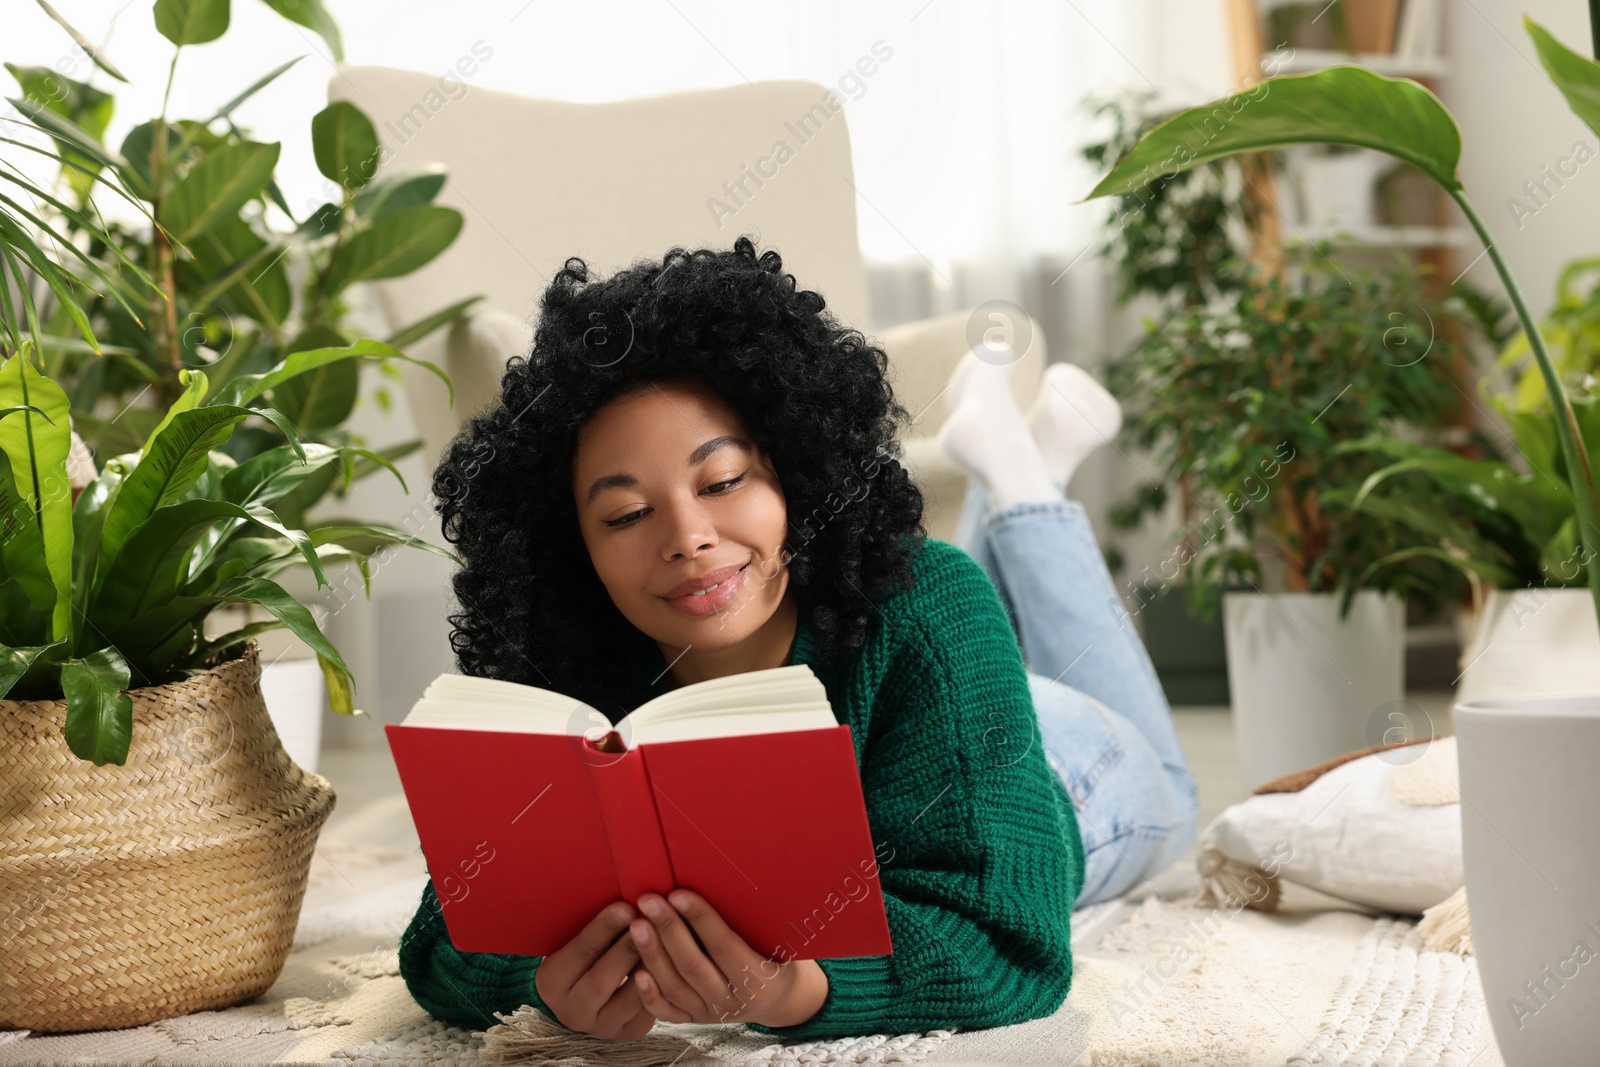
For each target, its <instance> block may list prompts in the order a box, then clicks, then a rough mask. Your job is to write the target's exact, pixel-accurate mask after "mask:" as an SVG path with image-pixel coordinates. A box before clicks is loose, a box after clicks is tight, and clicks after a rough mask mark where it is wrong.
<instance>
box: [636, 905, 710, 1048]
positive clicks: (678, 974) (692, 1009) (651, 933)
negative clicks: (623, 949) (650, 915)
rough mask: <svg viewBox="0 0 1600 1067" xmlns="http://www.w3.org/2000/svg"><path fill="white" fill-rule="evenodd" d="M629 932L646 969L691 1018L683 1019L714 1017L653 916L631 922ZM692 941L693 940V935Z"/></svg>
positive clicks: (661, 990) (668, 998)
mask: <svg viewBox="0 0 1600 1067" xmlns="http://www.w3.org/2000/svg"><path fill="white" fill-rule="evenodd" d="M667 910H668V911H670V910H672V909H671V908H668V909H667ZM679 925H680V926H681V925H682V924H681V923H680V924H679ZM628 933H629V935H630V937H632V938H633V945H634V947H635V948H636V949H637V950H638V953H639V958H640V959H641V960H642V961H643V962H644V969H645V970H646V971H648V972H649V973H650V977H651V978H652V979H653V980H654V981H653V982H652V983H651V984H652V985H654V986H656V988H657V989H658V990H659V995H660V996H661V997H662V998H663V999H665V1000H666V1001H667V1002H668V1003H670V1004H672V1005H673V1006H674V1007H676V1008H677V1009H678V1010H679V1011H682V1012H685V1013H687V1014H688V1015H689V1016H690V1019H688V1020H683V1021H692V1022H701V1023H703V1022H712V1021H714V1018H715V1012H713V1011H712V1010H711V1007H710V1006H709V1005H708V1004H707V1003H706V1001H705V998H703V997H702V996H701V995H700V993H699V992H698V990H696V988H695V987H694V986H693V985H691V984H690V982H689V981H688V980H687V979H686V978H685V977H684V975H683V972H682V971H681V969H680V963H681V962H682V961H681V960H679V959H677V958H676V953H675V952H674V951H673V950H672V949H670V948H668V946H667V943H666V942H665V941H664V940H663V938H662V932H661V930H659V929H658V928H657V927H656V926H655V924H653V923H652V922H651V921H650V920H649V919H635V920H634V921H633V923H632V924H630V926H629V930H628ZM639 934H643V935H644V936H643V938H642V939H641V938H640V937H638V936H636V935H639ZM690 941H691V942H692V941H693V938H692V937H690ZM691 947H692V946H691ZM683 951H684V950H683V949H682V948H681V947H680V948H679V949H677V952H683ZM695 951H696V952H698V951H699V949H698V948H696V949H695Z"/></svg>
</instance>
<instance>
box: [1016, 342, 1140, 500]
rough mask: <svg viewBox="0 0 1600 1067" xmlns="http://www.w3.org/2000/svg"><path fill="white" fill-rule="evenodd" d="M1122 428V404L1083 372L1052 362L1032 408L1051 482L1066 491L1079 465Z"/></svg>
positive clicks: (1035, 434)
mask: <svg viewBox="0 0 1600 1067" xmlns="http://www.w3.org/2000/svg"><path fill="white" fill-rule="evenodd" d="M1121 428H1122V405H1121V404H1119V403H1117V398H1116V397H1114V396H1112V395H1111V394H1110V393H1109V392H1107V391H1106V388H1105V386H1103V385H1101V384H1100V383H1099V382H1097V381H1095V379H1094V377H1093V376H1092V375H1091V374H1090V373H1089V372H1088V371H1086V370H1084V369H1083V368H1082V367H1079V366H1077V365H1076V364H1072V363H1052V364H1051V365H1050V366H1049V367H1047V368H1045V372H1044V377H1043V379H1042V380H1041V381H1040V383H1039V395H1038V398H1037V399H1036V400H1034V402H1033V405H1032V407H1030V408H1029V409H1028V430H1029V432H1030V433H1031V434H1032V435H1033V440H1034V443H1035V444H1036V445H1038V446H1039V453H1040V455H1042V456H1043V457H1044V463H1045V468H1046V469H1047V470H1048V471H1049V472H1050V478H1051V480H1052V481H1054V482H1055V484H1056V485H1057V486H1058V487H1059V488H1060V489H1061V491H1062V492H1063V493H1065V492H1066V489H1067V484H1068V483H1069V482H1070V481H1072V475H1073V474H1074V473H1075V472H1076V471H1077V469H1078V465H1079V464H1080V463H1082V462H1083V460H1084V459H1085V458H1086V457H1087V456H1088V455H1089V453H1091V452H1093V451H1094V450H1095V449H1096V448H1098V447H1100V446H1101V445H1102V444H1104V443H1105V442H1107V441H1109V440H1111V439H1112V438H1113V437H1115V436H1116V435H1117V431H1118V430H1120V429H1121Z"/></svg>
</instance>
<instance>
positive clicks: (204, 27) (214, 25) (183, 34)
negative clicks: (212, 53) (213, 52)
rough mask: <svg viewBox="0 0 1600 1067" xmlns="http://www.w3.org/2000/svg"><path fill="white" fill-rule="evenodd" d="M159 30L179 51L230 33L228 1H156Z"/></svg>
mask: <svg viewBox="0 0 1600 1067" xmlns="http://www.w3.org/2000/svg"><path fill="white" fill-rule="evenodd" d="M156 31H157V32H158V33H160V34H161V36H163V37H165V38H166V39H167V40H169V41H171V42H172V43H173V44H175V45H177V46H179V47H180V48H181V47H182V46H184V45H186V44H205V43H206V42H208V41H215V40H216V39H217V38H218V37H221V36H222V35H223V34H224V33H227V32H228V0H156Z"/></svg>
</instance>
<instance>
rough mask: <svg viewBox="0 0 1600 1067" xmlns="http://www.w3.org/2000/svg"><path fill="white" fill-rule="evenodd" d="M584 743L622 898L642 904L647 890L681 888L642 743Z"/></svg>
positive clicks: (663, 893)
mask: <svg viewBox="0 0 1600 1067" xmlns="http://www.w3.org/2000/svg"><path fill="white" fill-rule="evenodd" d="M608 740H609V738H608ZM585 744H586V745H587V746H589V747H588V749H587V751H586V757H587V759H586V762H587V763H588V766H589V777H590V780H591V781H592V782H593V783H594V792H595V797H596V798H597V799H598V800H599V802H600V817H601V819H602V820H603V821H604V823H605V832H606V843H607V844H608V845H609V846H610V849H611V862H612V864H613V865H614V866H615V867H616V870H617V885H618V886H619V888H620V890H621V893H622V899H624V900H626V901H628V903H630V904H637V903H638V901H639V897H640V895H641V894H643V893H660V894H662V895H666V894H667V893H669V892H671V891H672V890H673V889H675V888H677V881H676V880H675V879H674V877H673V873H672V861H671V859H670V858H669V857H668V855H667V840H666V835H665V834H663V833H662V831H661V816H660V814H659V813H658V812H657V811H656V802H655V796H654V793H653V790H651V788H650V777H649V775H648V773H647V772H646V771H645V766H644V756H643V754H642V753H641V752H640V751H639V750H638V749H631V750H626V751H623V752H620V753H618V752H611V751H606V750H605V749H603V748H600V747H598V746H595V745H594V743H592V742H587V741H586V742H585Z"/></svg>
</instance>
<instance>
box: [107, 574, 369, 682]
mask: <svg viewBox="0 0 1600 1067" xmlns="http://www.w3.org/2000/svg"><path fill="white" fill-rule="evenodd" d="M231 603H248V604H259V605H260V606H261V607H263V608H265V609H266V610H267V611H268V612H270V613H271V614H272V615H273V616H274V617H276V618H278V619H280V620H282V621H283V623H284V625H286V626H287V627H288V628H289V630H290V631H291V632H292V633H293V634H294V635H295V636H296V637H298V638H300V640H302V641H304V642H305V643H306V644H307V645H309V646H310V647H311V648H312V649H314V650H315V651H317V652H318V653H320V654H322V655H324V656H327V657H328V658H329V659H330V660H332V661H333V662H334V663H335V664H336V665H337V666H338V668H339V670H340V672H341V673H342V674H343V675H344V676H345V678H346V679H349V678H350V668H349V667H348V666H346V665H345V662H344V659H343V657H341V656H340V655H339V651H338V649H336V648H334V647H333V644H332V643H331V642H330V641H329V640H328V639H327V638H326V637H325V636H323V634H322V631H321V630H319V629H318V628H317V622H316V620H315V619H314V618H312V615H311V612H310V611H308V610H307V609H306V607H305V605H303V604H301V603H300V602H299V601H298V600H296V599H295V598H294V597H292V596H290V595H289V594H288V593H287V592H286V591H285V590H284V589H283V587H281V586H279V585H278V584H277V583H276V582H271V581H268V580H266V579H264V578H253V577H248V576H244V577H239V578H233V579H231V580H229V581H227V582H224V583H222V584H221V585H219V586H217V588H216V591H215V592H214V593H210V594H207V595H204V596H182V597H173V598H172V599H171V600H169V601H167V602H166V603H165V604H162V605H160V606H159V607H156V608H154V609H153V610H151V611H148V612H145V613H144V614H143V615H140V616H138V617H137V618H134V619H130V620H129V621H128V622H127V623H126V624H125V625H123V626H121V627H119V628H118V629H116V630H115V631H113V632H112V634H111V637H112V640H113V643H114V644H115V645H116V646H117V647H118V648H120V649H122V650H123V651H124V653H125V654H126V655H128V656H129V657H130V658H131V659H138V658H139V654H140V650H145V651H148V650H150V649H154V648H159V647H160V646H161V645H162V644H164V643H165V642H167V641H168V640H169V639H170V638H171V636H172V635H173V634H174V633H175V632H177V631H178V630H180V629H181V628H182V627H183V626H185V625H189V624H192V623H193V622H194V621H195V620H196V619H199V618H203V617H204V615H205V613H206V612H209V611H210V610H211V609H212V608H214V607H216V606H217V605H218V604H231Z"/></svg>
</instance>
